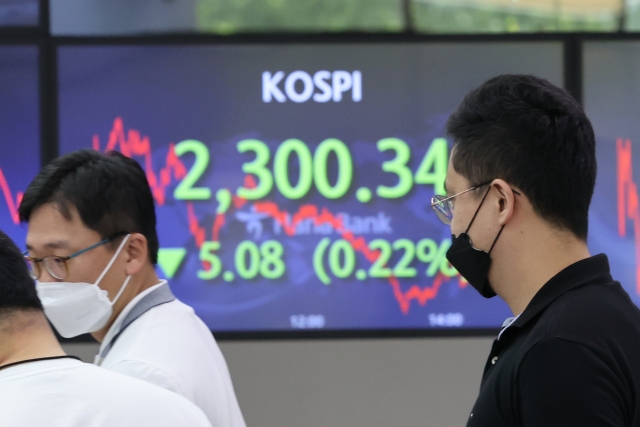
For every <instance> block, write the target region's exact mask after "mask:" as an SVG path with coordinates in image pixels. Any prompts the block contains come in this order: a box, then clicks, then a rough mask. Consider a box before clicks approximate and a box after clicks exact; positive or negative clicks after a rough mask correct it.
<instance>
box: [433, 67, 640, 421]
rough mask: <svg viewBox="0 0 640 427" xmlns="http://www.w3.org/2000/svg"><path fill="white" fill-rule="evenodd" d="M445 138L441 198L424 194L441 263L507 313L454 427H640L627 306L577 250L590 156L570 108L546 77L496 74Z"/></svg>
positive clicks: (636, 329) (635, 317) (637, 320)
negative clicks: (441, 230) (446, 236)
mask: <svg viewBox="0 0 640 427" xmlns="http://www.w3.org/2000/svg"><path fill="white" fill-rule="evenodd" d="M447 133H448V135H449V136H450V137H452V138H453V140H454V147H453V150H452V153H451V158H450V161H449V168H448V170H447V177H446V191H447V196H446V197H443V196H434V198H433V199H432V206H433V208H434V209H435V211H436V214H437V215H438V217H439V218H440V219H441V220H442V221H443V222H445V223H448V224H450V225H451V232H452V245H451V248H450V250H449V251H448V253H447V258H448V260H449V261H450V262H451V264H452V265H453V266H454V267H456V268H457V269H458V271H459V272H460V273H461V274H462V275H463V276H464V277H465V278H466V279H467V280H468V281H469V283H470V284H471V285H472V286H473V287H474V288H475V289H476V290H478V292H480V294H481V295H483V296H484V297H486V298H490V297H493V296H495V295H496V294H497V295H498V296H499V297H500V298H501V299H503V300H504V301H505V302H506V303H507V304H508V305H509V307H510V309H511V311H512V312H513V315H514V318H510V319H507V321H505V325H504V326H505V327H504V329H503V330H502V331H501V332H500V335H499V336H498V338H497V339H496V340H495V342H494V344H493V347H492V349H491V353H490V354H489V357H488V359H487V363H486V365H485V369H484V374H483V377H482V382H481V387H480V393H479V396H478V398H477V400H476V403H475V405H474V407H473V409H472V411H471V413H470V415H469V418H468V421H467V426H469V427H478V426H488V427H489V426H490V427H502V426H504V427H518V426H524V427H534V426H536V427H538V426H539V427H561V426H562V427H566V426H576V427H577V426H579V427H591V426H593V427H596V426H597V427H606V426H612V427H613V426H616V427H622V426H627V427H638V426H640V311H639V310H638V308H637V307H636V306H635V305H634V304H633V302H632V301H631V299H630V298H629V295H628V294H627V293H626V292H625V290H624V289H623V288H622V287H621V286H620V283H618V282H616V281H614V280H613V278H612V277H611V275H610V273H609V262H608V259H607V256H606V255H604V254H600V255H596V256H591V255H590V254H589V250H588V248H587V231H588V216H589V205H590V203H591V198H592V195H593V190H594V187H595V181H596V153H595V137H594V132H593V129H592V126H591V123H590V122H589V119H588V118H587V117H586V115H585V113H584V111H583V110H582V108H581V106H580V105H579V104H578V103H577V102H576V101H575V100H574V99H573V98H572V97H571V96H570V95H569V94H568V93H567V92H566V91H565V90H563V89H561V88H558V87H556V86H554V85H552V84H551V83H549V82H547V81H546V80H543V79H540V78H536V77H533V76H526V75H503V76H498V77H495V78H493V79H491V80H489V81H487V82H486V83H484V84H483V85H482V86H480V87H479V88H477V89H475V90H474V91H472V92H470V93H469V94H468V95H467V96H466V97H465V99H464V100H463V101H462V103H461V104H460V106H459V107H458V109H457V110H456V111H455V112H454V113H453V114H452V115H451V117H450V118H449V120H448V122H447ZM612 215H615V212H614V211H612Z"/></svg>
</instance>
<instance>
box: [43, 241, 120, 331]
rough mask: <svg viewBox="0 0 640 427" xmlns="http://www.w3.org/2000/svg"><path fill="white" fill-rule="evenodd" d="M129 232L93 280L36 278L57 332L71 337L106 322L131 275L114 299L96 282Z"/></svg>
mask: <svg viewBox="0 0 640 427" xmlns="http://www.w3.org/2000/svg"><path fill="white" fill-rule="evenodd" d="M129 236H130V235H129V234H127V235H126V237H125V238H124V240H123V241H122V243H120V247H118V250H117V251H116V253H115V254H114V255H113V257H112V258H111V261H109V264H107V267H106V268H105V269H104V270H103V271H102V274H100V277H98V280H96V282H95V283H94V284H90V283H82V282H75V283H74V282H46V283H43V282H40V281H36V290H37V291H38V297H39V298H40V301H41V302H42V305H43V307H44V313H45V314H46V316H47V318H48V319H49V321H50V322H51V323H52V324H53V326H54V327H55V328H56V330H57V331H58V333H59V334H60V335H62V336H63V337H65V338H72V337H76V336H78V335H82V334H86V333H88V332H95V331H98V330H100V329H102V328H103V327H104V325H106V324H107V322H108V321H109V318H111V314H113V305H114V304H115V303H116V301H118V298H120V295H122V291H124V289H125V288H126V287H127V284H128V283H129V279H131V276H127V278H126V279H125V281H124V283H123V284H122V287H121V288H120V291H119V292H118V295H116V297H115V298H114V299H113V301H109V295H108V293H107V291H105V290H104V289H101V288H100V286H98V284H99V283H100V281H101V280H102V278H103V277H104V275H105V274H107V272H108V271H109V269H110V268H111V266H112V265H113V263H114V262H115V260H116V258H117V257H118V255H119V254H120V251H121V250H122V248H123V247H124V245H125V243H126V242H127V240H128V239H129Z"/></svg>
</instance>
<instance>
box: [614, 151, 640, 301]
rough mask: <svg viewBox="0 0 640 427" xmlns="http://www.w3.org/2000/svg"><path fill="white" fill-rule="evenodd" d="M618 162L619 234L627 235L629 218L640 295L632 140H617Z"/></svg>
mask: <svg viewBox="0 0 640 427" xmlns="http://www.w3.org/2000/svg"><path fill="white" fill-rule="evenodd" d="M616 158H617V163H618V165H617V166H618V234H619V235H620V237H626V236H627V220H631V221H632V222H633V233H634V238H635V249H636V293H637V294H638V295H640V203H639V201H640V198H639V197H638V186H637V184H636V183H635V182H634V181H633V157H632V152H631V140H629V139H625V140H623V139H622V138H618V139H617V140H616Z"/></svg>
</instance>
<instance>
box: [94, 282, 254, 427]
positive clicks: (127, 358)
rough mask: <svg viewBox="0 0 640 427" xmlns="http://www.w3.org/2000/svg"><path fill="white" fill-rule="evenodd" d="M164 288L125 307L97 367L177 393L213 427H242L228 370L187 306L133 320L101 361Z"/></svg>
mask: <svg viewBox="0 0 640 427" xmlns="http://www.w3.org/2000/svg"><path fill="white" fill-rule="evenodd" d="M164 284H166V281H162V282H161V283H159V284H158V285H155V286H153V287H151V288H149V289H146V290H145V291H144V292H142V293H141V294H139V295H137V296H136V297H135V298H134V299H133V300H132V301H131V302H130V303H129V304H127V306H126V307H125V308H124V310H123V311H122V313H120V315H119V316H118V318H117V319H116V320H115V322H114V323H113V325H112V326H111V328H109V331H108V332H107V334H106V335H105V339H104V340H103V341H102V344H101V346H100V352H99V353H98V356H97V357H96V364H97V365H99V366H101V367H103V368H106V369H109V370H112V371H116V372H120V373H122V374H125V375H129V376H132V377H136V378H140V379H142V380H145V381H148V382H150V383H153V384H156V385H158V386H160V387H163V388H166V389H168V390H171V391H174V392H176V393H178V394H181V395H182V396H184V397H186V398H187V399H189V400H190V401H192V402H193V403H195V404H196V405H197V406H198V407H200V408H201V409H202V410H203V411H204V413H205V414H206V415H207V417H208V418H209V421H210V422H211V424H212V425H213V426H214V427H246V425H245V422H244V418H243V416H242V412H241V411H240V406H239V405H238V401H237V399H236V395H235V392H234V390H233V384H232V382H231V376H230V375H229V369H228V368H227V364H226V362H225V360H224V356H223V355H222V352H221V351H220V348H219V347H218V345H217V343H216V341H215V340H214V338H213V335H212V334H211V331H210V330H209V328H207V326H206V325H205V324H204V322H202V320H200V318H198V316H197V315H196V314H195V312H194V311H193V309H192V308H191V307H189V306H187V305H185V304H183V303H182V302H180V301H178V300H177V299H176V300H173V301H171V302H167V303H164V304H161V305H158V306H155V307H153V308H151V309H150V310H148V311H147V312H145V313H144V314H142V315H141V316H140V317H138V318H137V319H136V320H134V321H133V322H132V323H131V324H130V325H129V326H128V327H126V329H124V331H123V332H121V333H120V335H118V336H117V340H116V341H115V343H114V344H113V346H112V347H111V349H110V350H109V352H108V353H107V354H106V356H105V357H104V359H102V358H101V357H100V354H102V353H103V350H105V349H106V348H107V347H108V346H110V345H111V341H112V340H113V338H114V336H116V335H117V334H118V332H120V327H121V325H122V322H123V320H124V319H125V318H126V316H127V314H129V312H130V311H131V310H132V309H133V307H135V305H136V304H137V303H138V302H139V301H140V300H141V299H142V298H144V297H145V296H146V295H148V294H150V293H151V292H153V291H154V290H156V289H158V288H159V287H160V286H162V285H164Z"/></svg>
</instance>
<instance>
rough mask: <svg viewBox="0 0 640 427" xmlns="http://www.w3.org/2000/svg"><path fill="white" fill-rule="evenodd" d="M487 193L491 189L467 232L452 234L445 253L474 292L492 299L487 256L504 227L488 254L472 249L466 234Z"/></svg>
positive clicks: (492, 292)
mask: <svg viewBox="0 0 640 427" xmlns="http://www.w3.org/2000/svg"><path fill="white" fill-rule="evenodd" d="M489 191H491V188H489V190H488V191H487V192H486V193H485V195H484V197H483V198H482V201H481V202H480V206H478V209H477V210H476V213H475V214H474V215H473V218H471V222H470V223H469V226H468V227H467V231H465V232H464V233H460V235H459V236H458V237H456V236H454V235H453V234H452V235H451V247H450V248H449V250H448V251H447V260H448V261H449V262H450V263H451V265H452V266H453V267H455V269H456V270H458V272H459V273H460V274H461V275H462V277H464V278H465V279H467V281H468V282H469V283H470V284H471V286H473V287H474V288H475V290H477V291H478V292H480V295H482V296H483V297H485V298H492V297H494V296H496V293H495V292H494V291H493V289H492V288H491V284H490V283H489V278H488V275H489V267H491V257H490V256H489V254H490V253H491V251H492V250H493V247H494V246H495V244H496V242H497V241H498V237H500V233H502V230H503V229H504V225H503V226H502V228H501V229H500V231H499V232H498V235H497V236H496V238H495V240H494V241H493V244H492V245H491V248H490V249H489V252H485V251H483V250H480V249H476V248H474V247H473V245H472V244H471V239H470V238H469V235H468V234H467V233H468V232H469V229H470V228H471V224H473V220H474V219H476V215H478V212H479V211H480V208H481V207H482V203H484V199H485V198H486V197H487V195H488V194H489Z"/></svg>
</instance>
